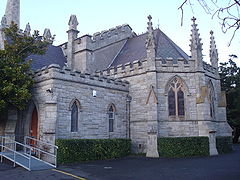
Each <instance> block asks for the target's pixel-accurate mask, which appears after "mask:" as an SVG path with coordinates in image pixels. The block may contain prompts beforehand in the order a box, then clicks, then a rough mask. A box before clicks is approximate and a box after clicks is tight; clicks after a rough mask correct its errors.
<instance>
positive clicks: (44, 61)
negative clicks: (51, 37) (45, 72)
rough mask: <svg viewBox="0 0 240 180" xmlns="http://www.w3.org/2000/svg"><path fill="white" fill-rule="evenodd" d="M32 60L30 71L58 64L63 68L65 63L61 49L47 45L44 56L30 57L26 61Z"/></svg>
mask: <svg viewBox="0 0 240 180" xmlns="http://www.w3.org/2000/svg"><path fill="white" fill-rule="evenodd" d="M29 59H32V63H31V69H32V70H34V71H35V70H37V69H41V68H42V67H44V66H49V65H50V64H58V65H60V67H63V66H64V65H65V63H66V62H67V60H66V57H65V56H64V54H63V51H62V49H61V47H57V46H53V45H49V46H48V49H47V51H46V53H45V54H44V55H30V56H28V57H27V58H26V60H29Z"/></svg>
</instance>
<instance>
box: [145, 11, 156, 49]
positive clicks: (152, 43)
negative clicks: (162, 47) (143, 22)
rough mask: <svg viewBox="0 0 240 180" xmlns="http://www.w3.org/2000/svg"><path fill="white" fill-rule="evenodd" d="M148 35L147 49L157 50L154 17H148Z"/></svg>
mask: <svg viewBox="0 0 240 180" xmlns="http://www.w3.org/2000/svg"><path fill="white" fill-rule="evenodd" d="M147 18H148V23H147V24H148V27H147V30H148V35H147V39H146V48H147V49H149V48H155V39H154V34H153V26H152V25H153V24H152V21H151V20H152V16H151V15H149V16H148V17H147Z"/></svg>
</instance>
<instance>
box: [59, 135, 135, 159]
mask: <svg viewBox="0 0 240 180" xmlns="http://www.w3.org/2000/svg"><path fill="white" fill-rule="evenodd" d="M56 145H57V146H58V154H57V162H58V164H66V163H74V162H82V161H91V160H102V159H113V158H120V157H124V156H127V155H129V154H130V149H131V140H129V139H57V140H56Z"/></svg>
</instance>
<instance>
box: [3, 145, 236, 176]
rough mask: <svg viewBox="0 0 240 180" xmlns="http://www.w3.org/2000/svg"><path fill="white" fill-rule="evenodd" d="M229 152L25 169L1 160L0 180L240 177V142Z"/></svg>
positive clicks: (131, 158) (135, 158) (123, 159)
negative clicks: (33, 169)
mask: <svg viewBox="0 0 240 180" xmlns="http://www.w3.org/2000/svg"><path fill="white" fill-rule="evenodd" d="M233 148H234V151H233V152H232V153H229V154H224V155H218V156H212V157H196V158H157V159H152V158H145V157H136V156H135V157H133V156H132V157H127V158H122V159H117V160H103V161H94V162H87V163H79V164H74V165H68V166H59V167H58V168H57V169H55V170H42V171H31V172H29V171H27V170H25V169H23V168H21V167H15V168H14V167H13V166H12V163H11V162H8V161H5V162H4V163H0V180H35V179H36V180H38V179H39V180H55V179H57V180H74V179H80V180H165V179H166V180H168V179H170V180H175V179H176V180H181V179H183V180H192V179H194V180H195V179H199V180H202V179H203V180H205V179H206V180H212V179H213V180H225V179H226V180H240V145H235V146H234V147H233Z"/></svg>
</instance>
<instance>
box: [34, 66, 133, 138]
mask: <svg viewBox="0 0 240 180" xmlns="http://www.w3.org/2000/svg"><path fill="white" fill-rule="evenodd" d="M35 82H36V83H35V86H34V91H33V92H34V93H33V98H34V99H35V102H37V107H38V112H39V130H40V131H39V135H40V139H42V140H47V141H49V142H54V140H55V138H90V139H92V138H126V137H127V129H126V127H127V120H126V118H127V117H126V97H127V94H128V83H127V82H122V81H120V80H114V79H109V78H106V77H103V76H101V77H100V76H93V75H90V74H83V73H79V72H71V71H70V70H68V69H66V70H61V69H60V68H59V67H58V66H55V65H51V66H50V67H48V68H43V69H42V70H41V71H39V72H37V73H36V74H35ZM48 89H51V91H52V93H50V92H47V90H48ZM93 90H94V91H96V93H97V94H96V97H93ZM75 99H77V100H78V101H79V102H80V109H79V110H80V112H79V121H78V132H71V130H70V128H71V123H70V120H71V110H70V104H71V102H72V101H73V100H75ZM111 103H113V104H114V105H115V106H116V114H115V121H114V132H112V133H109V126H108V107H109V104H111Z"/></svg>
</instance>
